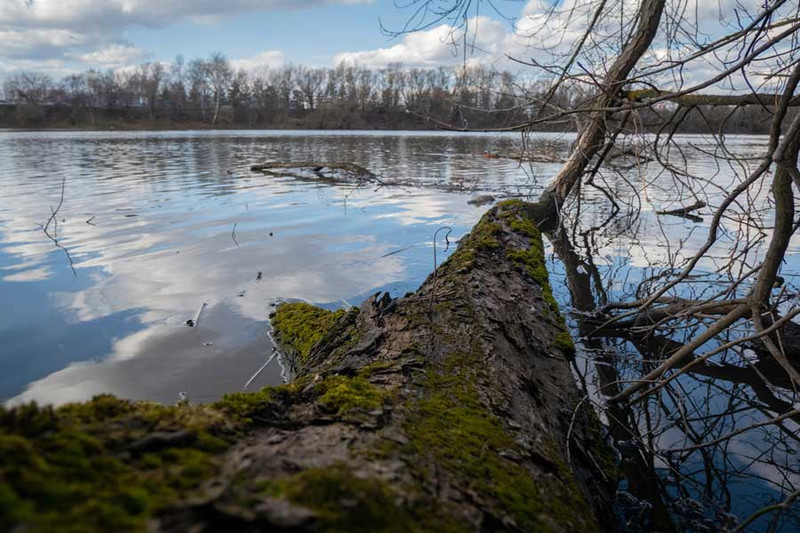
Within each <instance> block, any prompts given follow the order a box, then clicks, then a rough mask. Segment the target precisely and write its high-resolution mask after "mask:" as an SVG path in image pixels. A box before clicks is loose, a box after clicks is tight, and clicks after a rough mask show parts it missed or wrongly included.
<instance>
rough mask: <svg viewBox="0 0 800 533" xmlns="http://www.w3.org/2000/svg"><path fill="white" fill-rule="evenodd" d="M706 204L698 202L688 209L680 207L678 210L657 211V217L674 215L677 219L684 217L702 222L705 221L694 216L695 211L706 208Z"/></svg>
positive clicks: (688, 206) (687, 207)
mask: <svg viewBox="0 0 800 533" xmlns="http://www.w3.org/2000/svg"><path fill="white" fill-rule="evenodd" d="M706 205H707V204H706V203H705V202H703V201H702V200H698V201H697V202H695V203H693V204H692V205H687V206H686V207H679V208H677V209H664V210H661V211H656V214H657V215H672V216H676V217H683V218H686V219H689V220H692V221H694V222H702V221H703V219H702V218H700V217H699V216H697V215H693V214H692V212H693V211H697V210H699V209H703V208H704V207H706Z"/></svg>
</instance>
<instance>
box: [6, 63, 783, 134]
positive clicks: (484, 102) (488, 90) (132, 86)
mask: <svg viewBox="0 0 800 533" xmlns="http://www.w3.org/2000/svg"><path fill="white" fill-rule="evenodd" d="M546 91H547V84H546V82H542V81H530V80H527V79H525V78H524V76H523V75H522V74H520V73H516V74H515V73H512V72H509V71H504V72H498V71H496V70H494V69H491V68H487V67H483V66H471V67H467V68H444V67H441V68H435V69H420V68H403V67H402V66H401V65H390V66H388V67H387V68H382V69H368V68H363V67H359V66H354V65H349V64H340V65H338V66H336V67H334V68H308V67H304V66H294V65H285V66H282V67H280V68H274V69H266V68H261V69H257V70H253V71H246V70H237V69H234V68H233V67H232V66H231V64H230V62H228V61H227V60H226V59H225V57H224V56H223V55H222V54H213V55H212V56H211V57H210V58H208V59H194V60H192V61H189V62H188V63H187V62H185V61H184V60H183V59H182V58H181V57H180V56H179V57H178V58H177V59H176V60H175V61H173V62H172V63H170V64H164V63H156V62H154V63H145V64H142V65H140V66H138V67H136V68H131V69H121V70H107V71H102V72H101V71H98V70H88V71H86V72H83V73H80V74H71V75H69V76H66V77H64V78H63V79H61V80H54V79H52V78H51V77H49V76H47V75H45V74H42V73H37V72H23V73H19V74H15V75H12V76H9V77H8V78H6V80H5V82H4V83H3V92H4V97H5V100H4V101H3V102H2V105H0V127H20V128H62V127H75V128H123V129H124V128H132V129H137V128H142V129H148V128H200V127H207V128H302V129H433V128H435V127H436V124H437V122H438V123H446V124H452V125H454V126H458V127H468V128H474V129H484V128H504V127H509V126H512V125H514V124H520V123H524V122H527V121H529V120H530V119H531V114H532V113H534V112H535V109H536V106H535V102H536V101H537V100H539V97H540V96H542V95H543V94H544V93H545V92H546ZM583 98H584V97H583V96H582V95H580V94H577V93H576V92H574V91H570V90H569V89H567V88H565V89H564V90H560V91H559V92H558V93H557V94H555V95H554V96H553V97H552V99H551V100H549V104H550V109H556V108H560V109H572V108H574V107H575V106H576V105H579V103H580V101H581V100H582V99H583ZM660 111H663V112H665V113H667V112H668V111H669V110H668V109H662V110H660ZM660 114H661V113H659V112H656V111H653V112H647V113H643V115H642V120H641V121H640V122H639V124H640V125H643V127H645V128H648V127H649V126H648V125H649V124H655V123H658V122H661V121H663V116H657V115H660ZM422 117H425V118H422ZM769 118H770V113H769V112H768V111H767V110H765V109H763V108H759V107H756V106H753V107H750V108H743V109H739V110H737V111H736V113H734V114H731V109H729V108H727V107H716V108H708V109H700V110H698V111H697V112H693V113H691V114H689V115H688V116H687V117H686V118H685V119H684V120H683V121H682V122H681V124H680V126H679V128H678V131H681V132H707V131H709V130H714V131H716V130H718V129H719V128H720V126H721V125H722V126H724V130H725V131H726V132H729V133H730V132H746V133H763V132H766V131H767V128H768V123H769V122H768V121H769ZM427 119H431V120H427ZM536 129H539V130H550V131H565V130H573V129H575V124H574V123H573V122H572V120H571V119H562V120H556V121H552V122H549V123H543V124H540V125H539V126H537V128H536Z"/></svg>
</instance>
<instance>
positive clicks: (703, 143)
mask: <svg viewBox="0 0 800 533" xmlns="http://www.w3.org/2000/svg"><path fill="white" fill-rule="evenodd" d="M572 139H573V137H571V136H569V135H561V134H536V135H534V136H533V138H532V139H531V141H532V142H533V143H534V146H537V147H538V148H536V149H535V150H534V151H538V152H541V153H543V154H547V156H548V157H546V158H544V159H548V158H552V159H553V161H552V162H535V163H528V162H526V163H522V164H521V163H520V162H518V161H516V160H513V159H510V158H504V157H486V155H485V154H511V153H516V152H518V151H519V148H520V138H519V136H518V135H515V134H451V133H432V132H415V133H407V132H391V133H386V132H381V133H376V132H308V131H301V132H252V131H225V132H23V131H0V155H2V157H0V294H2V296H3V297H2V306H0V347H1V348H0V398H3V399H5V401H6V402H8V403H9V404H12V405H13V404H18V403H20V402H24V401H29V400H35V401H37V402H42V403H54V404H62V403H65V402H71V401H80V400H85V399H88V398H91V397H92V396H94V395H96V394H100V393H112V394H116V395H118V396H121V397H124V398H131V399H143V400H154V401H159V402H164V403H174V402H175V401H177V400H178V398H179V394H180V393H185V394H186V395H188V397H189V399H190V401H192V402H195V403H201V402H208V401H213V400H214V399H216V398H218V397H220V396H221V395H222V394H224V393H226V392H233V391H239V390H243V389H245V388H246V390H257V389H258V388H260V387H263V386H265V385H275V384H278V383H281V382H282V381H283V380H284V379H285V377H286V369H284V368H283V366H282V362H281V360H280V357H273V355H274V349H273V346H272V342H271V340H270V336H269V324H268V315H269V312H270V309H271V306H273V305H274V304H275V303H276V302H279V301H282V300H306V301H309V302H312V303H315V304H317V305H321V306H323V307H327V308H331V309H334V308H339V307H342V306H349V305H359V304H360V303H361V301H363V300H364V299H365V298H366V297H368V296H369V295H371V294H373V293H375V292H378V291H388V292H389V293H391V294H392V296H399V295H402V294H404V293H406V292H408V291H413V290H415V289H416V288H417V287H418V286H419V284H420V283H421V282H422V281H423V280H424V279H425V278H426V277H427V276H428V274H430V272H431V271H432V270H433V268H434V264H433V261H434V257H433V246H434V244H433V239H434V234H435V233H436V231H437V230H438V229H440V228H443V227H449V228H451V229H452V233H451V236H450V239H449V240H450V246H449V247H448V244H447V243H446V242H444V240H443V239H439V241H438V243H437V257H438V258H439V261H441V260H443V259H445V258H446V257H447V255H448V254H449V253H450V252H452V250H453V247H454V245H455V241H457V239H458V238H459V237H460V236H462V235H463V234H465V233H466V232H467V231H469V229H470V227H471V226H472V225H473V224H474V223H475V222H476V221H477V220H478V219H479V218H480V216H481V215H482V213H483V212H485V210H486V209H487V207H486V206H483V207H478V206H474V205H471V204H469V203H468V202H469V201H470V200H471V199H473V198H475V197H477V196H480V195H485V194H492V195H494V196H498V197H501V196H522V197H525V196H528V195H530V196H532V197H534V198H535V197H536V196H537V195H538V193H539V191H540V190H541V187H542V186H543V185H544V184H546V183H547V181H548V180H549V179H550V178H551V177H552V176H553V175H554V174H555V173H556V172H557V171H558V169H559V168H560V166H561V165H560V163H558V161H557V159H558V157H559V156H562V157H563V156H564V155H565V154H566V153H567V152H568V150H569V146H570V142H571V141H572ZM765 142H766V140H765V138H762V137H757V136H730V137H728V138H727V139H726V141H725V147H726V150H728V151H729V152H730V153H734V154H738V155H745V156H746V155H755V154H757V153H758V149H759V148H761V147H763V146H764V145H765ZM677 143H678V145H679V146H680V147H682V148H683V149H684V150H683V154H682V156H683V157H685V160H684V161H683V165H684V166H685V168H686V169H688V171H689V172H690V173H692V174H695V175H697V176H700V177H701V178H702V179H701V180H700V181H701V182H702V185H699V186H698V187H697V188H698V189H702V190H703V191H704V198H708V199H710V200H711V202H710V204H711V205H713V200H714V199H719V197H720V195H721V194H722V193H723V192H724V191H726V190H729V189H730V188H731V187H732V186H733V184H735V183H737V180H738V179H740V178H741V173H738V174H737V172H736V169H733V168H732V167H730V166H725V165H720V164H719V162H718V161H714V160H713V159H711V158H709V156H708V153H707V152H708V150H712V149H713V148H714V146H715V144H714V142H713V140H712V139H709V138H704V137H699V136H685V137H680V138H679V139H678V141H677ZM267 160H280V161H306V160H313V161H322V162H326V161H347V162H353V163H357V164H360V165H362V166H364V167H366V168H368V169H370V170H371V171H373V172H375V173H376V174H378V175H379V176H380V177H381V179H384V180H385V181H387V182H389V181H392V180H398V181H403V182H404V183H405V185H404V186H402V187H396V186H379V185H375V184H371V185H362V186H357V185H347V184H330V183H319V182H314V181H304V180H297V179H293V178H290V177H268V176H265V175H263V174H260V173H254V172H251V171H250V170H249V167H250V165H251V164H254V163H259V162H262V161H267ZM596 181H597V183H598V184H599V185H600V186H601V188H604V189H606V190H611V191H613V192H615V193H616V195H617V197H619V198H626V199H628V200H629V201H627V202H618V203H619V204H620V205H617V207H616V208H614V206H613V204H611V203H610V202H609V201H608V199H607V198H606V196H605V193H604V192H603V191H601V190H600V188H598V189H594V188H591V187H586V188H585V189H584V190H583V191H582V195H581V206H580V214H579V215H577V216H576V218H577V222H578V223H577V225H576V226H575V228H576V229H575V231H570V232H566V233H565V235H564V238H565V242H561V243H559V242H556V243H555V244H556V246H553V244H548V258H549V261H548V266H549V268H550V270H551V278H552V281H553V286H554V289H555V292H556V296H557V298H558V300H559V302H560V304H561V306H562V309H564V310H565V311H566V312H568V313H569V312H572V314H571V315H570V318H569V322H570V326H571V328H572V330H573V332H574V333H575V334H576V336H579V337H586V335H587V334H588V330H587V328H586V327H585V326H584V325H583V324H582V322H581V319H580V317H581V316H582V315H581V311H587V310H589V309H592V308H594V307H595V306H596V305H598V304H599V303H604V302H605V301H615V300H624V299H630V298H631V297H632V296H633V293H634V291H635V290H636V287H637V286H638V285H639V282H641V281H642V280H645V279H646V278H647V277H648V276H651V275H652V273H653V269H654V268H657V267H658V268H660V267H663V266H666V265H670V264H673V263H679V262H680V261H681V260H682V259H684V258H686V257H688V256H690V255H691V254H692V253H694V252H695V251H696V250H697V249H698V248H699V246H700V245H701V244H702V242H703V241H704V240H705V230H706V228H707V224H708V220H709V217H708V213H709V212H710V210H709V209H705V210H704V213H700V214H701V215H702V214H704V215H705V217H704V220H702V221H692V220H686V219H683V218H677V217H659V216H656V215H655V211H656V210H657V209H668V208H674V207H676V206H677V205H681V204H683V205H686V204H688V203H691V201H692V200H691V197H690V195H689V194H688V192H687V190H688V189H687V190H683V189H681V187H680V186H676V185H675V183H674V182H673V181H671V178H669V177H667V176H664V175H662V173H659V172H657V171H656V170H654V169H652V168H651V167H647V166H645V167H644V168H642V167H641V166H631V168H625V169H623V170H620V171H617V172H609V173H608V174H607V175H606V176H603V177H601V178H600V179H598V180H596ZM62 191H63V195H62ZM767 193H768V187H766V186H765V187H763V188H762V190H761V191H760V192H759V193H758V194H756V195H755V198H754V201H759V202H764V201H766V197H767ZM56 210H57V211H56ZM54 212H55V215H54V214H53V213H54ZM51 219H52V220H51ZM48 221H49V223H48ZM737 224H738V223H737V222H736V221H730V222H726V227H725V229H726V233H725V234H724V235H723V237H722V238H721V239H720V242H719V245H718V246H716V247H715V248H714V249H713V250H712V253H711V254H710V255H709V257H708V259H706V260H704V262H703V263H701V265H700V268H699V269H698V270H699V271H700V272H705V273H707V274H709V273H716V272H717V271H718V270H719V269H718V266H719V265H718V262H722V261H727V260H728V259H730V251H729V250H730V246H731V245H732V244H733V243H735V242H737V240H740V239H742V238H743V237H742V232H743V231H746V229H744V230H743V229H742V227H741V226H740V225H737ZM44 228H46V229H47V230H48V231H47V233H45V231H44ZM48 234H49V235H48ZM798 244H800V243H798V242H797V241H796V240H795V241H793V243H792V246H791V248H790V252H789V257H788V258H787V264H786V266H785V268H784V270H783V271H782V275H783V276H784V278H785V279H786V286H787V287H789V288H791V289H792V290H795V288H796V287H797V281H798V280H797V272H798ZM760 253H763V250H762V249H761V248H759V247H758V246H755V247H753V249H752V250H749V251H748V252H747V254H745V255H744V256H743V257H741V258H739V259H738V260H737V261H739V262H740V263H741V264H746V263H748V262H752V261H753V260H754V258H756V257H758V255H759V254H760ZM565 265H566V266H567V267H566V268H565ZM714 275H718V276H719V278H720V281H724V279H726V275H727V274H726V273H725V272H721V273H719V274H714ZM584 278H585V279H584ZM711 278H713V276H711ZM583 282H585V288H586V291H583V292H581V290H580V288H581V287H582V285H581V283H583ZM703 284H704V285H703V287H705V288H707V287H709V286H713V284H714V279H704V280H703ZM570 289H571V290H570ZM694 290H701V289H694V288H691V289H690V291H694ZM687 295H688V294H687ZM198 316H199V321H198V324H197V327H188V326H187V321H188V320H193V321H194V320H197V318H198ZM678 340H680V339H678ZM650 349H651V348H650V347H646V346H642V345H637V344H636V343H634V342H632V341H631V340H630V339H625V338H612V337H609V338H596V337H593V338H585V339H583V341H582V342H580V343H579V354H578V357H577V358H576V361H575V362H574V364H573V367H574V370H575V374H576V379H577V380H578V383H579V385H580V386H581V387H583V388H584V389H585V390H586V391H587V393H590V394H592V395H593V397H598V398H599V396H598V395H597V391H598V390H599V389H602V388H605V387H606V386H607V385H608V383H610V382H613V381H614V380H615V379H619V378H621V377H627V378H631V377H633V376H634V375H635V373H636V372H638V371H639V370H641V367H642V365H645V366H646V362H647V360H649V359H652V358H653V357H654V356H653V354H652V353H651V352H648V350H650ZM740 355H741V354H738V353H724V354H721V356H720V357H718V358H715V359H714V360H713V362H714V366H713V367H708V368H706V367H704V372H705V373H703V372H698V373H692V374H690V375H687V376H685V377H684V378H682V379H680V380H677V382H678V384H677V385H676V387H678V388H677V389H676V390H678V391H679V393H678V394H677V395H670V394H665V395H664V396H662V397H661V402H660V403H654V404H653V405H649V404H648V405H645V406H639V407H637V408H636V409H631V410H630V412H628V411H626V412H624V413H615V412H608V413H604V416H605V419H606V421H609V420H611V419H613V418H614V417H616V416H622V417H624V418H626V420H627V422H626V424H627V426H626V427H627V431H632V432H636V433H637V434H638V436H637V437H636V439H633V438H626V437H625V436H624V435H620V434H615V435H612V436H613V438H614V441H615V446H616V447H617V448H618V450H619V451H620V456H621V459H622V461H623V463H622V467H623V470H624V471H626V472H627V473H628V474H629V475H628V478H627V480H626V481H624V482H623V484H622V486H621V488H622V489H623V491H624V493H623V494H622V496H621V497H620V499H619V501H618V507H619V508H618V509H617V511H618V513H619V515H620V516H621V517H622V519H623V520H625V521H630V522H631V526H630V527H631V528H632V529H630V530H631V531H633V530H635V529H636V528H637V527H645V525H643V524H652V522H653V521H656V522H657V521H658V520H659V518H658V517H659V513H660V512H661V511H662V510H664V509H666V512H667V513H668V514H669V515H670V516H671V517H672V520H673V521H674V522H676V523H677V524H678V526H679V527H680V528H684V529H693V530H704V529H703V528H707V530H709V531H712V530H715V529H719V528H722V527H725V526H726V525H728V524H729V523H732V522H731V521H732V520H734V518H732V517H730V516H729V515H730V514H734V515H737V516H738V517H739V518H743V517H746V516H748V515H749V514H751V513H752V512H754V511H755V510H757V509H758V508H760V507H762V506H763V505H767V504H769V503H775V502H779V501H782V500H783V499H785V497H786V496H787V495H788V494H790V493H792V492H793V491H796V490H797V488H798V485H800V464H799V463H798V460H797V448H798V439H797V431H798V425H797V423H796V421H794V420H787V421H785V423H784V424H783V426H781V427H775V426H765V427H763V428H759V429H758V430H754V431H750V432H747V433H744V434H742V435H741V436H740V437H738V438H735V439H731V440H729V441H726V444H725V446H724V449H721V448H720V447H715V448H712V449H703V450H699V451H698V452H691V453H684V454H678V455H676V454H669V453H666V452H664V451H663V450H664V449H666V448H670V447H672V448H675V447H679V446H681V445H685V444H686V443H691V442H694V440H692V439H700V441H701V442H702V441H707V440H712V439H713V438H714V437H715V436H719V435H724V434H726V433H728V432H730V431H733V430H735V429H736V428H740V427H744V426H747V425H750V424H752V423H754V422H758V421H762V420H765V419H768V418H771V417H773V416H775V415H776V414H780V413H779V411H780V409H782V408H785V406H786V405H789V406H791V405H796V398H795V396H794V393H793V391H790V390H786V389H785V388H784V389H782V388H781V387H780V386H771V387H769V391H768V392H769V394H770V395H771V396H770V398H767V399H765V397H764V396H763V391H762V390H759V387H758V386H757V385H753V383H752V381H748V380H750V378H751V377H752V375H751V374H747V377H742V376H739V375H738V374H737V372H739V370H737V369H744V370H745V371H746V370H747V369H748V364H747V362H746V361H745V363H743V362H742V361H741V357H740ZM643 359H644V360H645V361H643ZM717 367H722V369H721V370H719V371H717V370H718V369H717ZM709 369H710V370H709ZM611 370H613V372H611V373H609V372H610V371H611ZM715 372H716V373H715ZM751 373H752V372H751ZM711 378H713V379H711ZM710 419H713V420H714V421H715V423H714V425H713V427H709V426H708V424H706V421H708V420H710ZM687 439H688V440H687ZM643 443H644V444H643ZM645 444H646V446H645ZM643 447H644V448H648V447H649V448H650V449H643ZM642 464H644V466H646V467H647V469H648V471H652V473H653V476H652V479H649V478H648V479H640V477H641V476H637V475H635V471H636V470H637V469H640V467H641V465H642ZM645 477H646V476H645ZM653 492H655V493H656V494H657V496H656V497H648V495H650V496H652V494H653ZM628 496H630V498H628ZM643 502H644V503H643ZM648 502H650V503H648ZM648 505H649V506H650V507H649V508H648ZM640 515H641V516H640ZM648 521H650V522H648ZM773 526H774V527H775V528H776V530H785V531H789V530H792V529H793V528H797V527H800V513H798V512H797V510H796V509H795V510H794V511H792V512H789V513H785V514H783V515H782V518H781V519H780V520H778V521H777V522H776V523H775V524H772V522H771V518H770V517H769V516H767V517H765V518H763V519H761V520H759V521H757V522H756V524H755V526H754V527H755V528H756V530H765V531H766V530H770V529H769V528H770V527H773Z"/></svg>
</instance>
